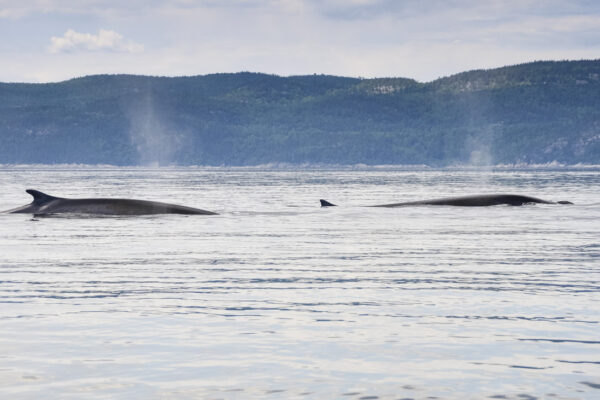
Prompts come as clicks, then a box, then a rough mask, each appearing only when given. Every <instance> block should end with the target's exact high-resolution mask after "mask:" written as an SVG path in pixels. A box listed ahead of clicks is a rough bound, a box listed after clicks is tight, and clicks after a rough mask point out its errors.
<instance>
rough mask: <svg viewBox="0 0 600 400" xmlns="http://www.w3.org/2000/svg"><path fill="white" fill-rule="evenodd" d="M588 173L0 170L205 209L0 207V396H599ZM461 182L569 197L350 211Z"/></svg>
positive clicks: (597, 231) (11, 178)
mask: <svg viewBox="0 0 600 400" xmlns="http://www.w3.org/2000/svg"><path fill="white" fill-rule="evenodd" d="M599 172H600V170H598V169H597V168H587V169H568V168H563V169H561V168H557V169H551V168H547V169H503V170H497V169H492V168H490V169H489V170H486V171H484V172H481V171H476V170H473V169H445V170H435V169H423V170H419V169H414V168H413V169H401V168H371V169H355V170H351V169H339V170H334V169H330V170H294V169H287V170H286V169H261V168H114V167H107V168H99V167H81V168H72V167H69V168H66V167H62V168H61V167H33V168H32V167H5V168H3V169H2V170H0V184H1V185H2V187H3V189H4V190H3V191H2V192H0V209H9V208H12V207H16V206H19V205H23V204H25V203H28V202H30V197H29V196H28V195H27V194H26V193H25V192H24V189H25V188H27V187H31V188H35V189H38V190H42V191H44V192H47V193H49V194H53V195H57V196H63V197H131V198H140V199H147V200H156V201H167V202H172V203H177V204H183V205H188V206H193V207H198V208H202V209H207V210H211V211H216V212H219V213H220V215H218V216H176V215H163V216H147V217H109V218H106V217H105V218H82V217H78V218H74V217H64V216H63V217H54V218H33V217H32V216H30V215H5V214H0V226H1V227H2V228H1V229H0V235H1V236H0V302H2V307H1V308H0V321H1V323H0V346H1V347H0V350H1V351H0V395H1V397H3V398H11V399H15V398H23V399H37V398H86V399H88V398H91V399H94V398H127V399H131V398H133V399H147V398H177V399H195V398H215V399H216V398H226V399H248V398H256V399H259V398H260V399H265V398H266V399H293V398H303V399H306V398H315V399H317V398H318V399H325V398H344V399H375V398H378V399H400V398H413V399H425V398H431V397H438V398H466V399H481V398H507V399H533V398H537V399H542V398H554V399H573V398H577V399H594V398H597V397H598V394H599V393H600V391H599V390H600V389H599V388H600V378H599V377H600V356H599V354H600V339H599V336H598V329H599V322H600V312H599V311H598V310H599V309H600V308H599V305H600V304H599V303H600V296H599V290H600V262H599V261H600V243H599V238H600V224H598V221H599V219H600V201H598V198H599V195H600V174H599ZM475 193H516V194H525V195H531V196H535V197H540V198H543V199H547V200H570V201H572V202H574V203H575V205H573V206H559V205H544V204H538V205H534V206H524V207H510V206H497V207H483V208H466V207H464V208H463V207H431V206H429V207H427V206H425V207H407V208H397V209H382V208H364V207H361V206H362V205H371V204H381V203H390V202H398V201H410V200H419V199H426V198H435V197H442V196H446V195H447V196H452V195H462V194H475ZM320 198H324V199H327V200H329V201H332V202H333V203H336V204H340V206H339V207H333V208H320V207H319V202H318V200H319V199H320Z"/></svg>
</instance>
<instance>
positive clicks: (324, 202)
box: [319, 199, 335, 207]
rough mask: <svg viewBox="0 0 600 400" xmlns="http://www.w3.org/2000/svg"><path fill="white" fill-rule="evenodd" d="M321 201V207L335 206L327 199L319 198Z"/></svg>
mask: <svg viewBox="0 0 600 400" xmlns="http://www.w3.org/2000/svg"><path fill="white" fill-rule="evenodd" d="M319 201H320V202H321V207H335V204H333V203H330V202H328V201H327V200H323V199H321V200H319Z"/></svg>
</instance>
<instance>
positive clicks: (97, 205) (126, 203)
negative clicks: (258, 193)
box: [4, 189, 217, 215]
mask: <svg viewBox="0 0 600 400" xmlns="http://www.w3.org/2000/svg"><path fill="white" fill-rule="evenodd" d="M26 192H27V193H29V194H30V195H31V196H33V201H32V202H31V203H30V204H26V205H24V206H22V207H17V208H13V209H11V210H7V211H4V213H11V214H35V215H52V214H87V215H152V214H186V215H217V213H214V212H212V211H206V210H201V209H199V208H193V207H186V206H180V205H177V204H169V203H160V202H157V201H148V200H135V199H112V198H104V199H103V198H90V199H68V198H64V197H55V196H51V195H49V194H46V193H42V192H40V191H39V190H34V189H27V190H26Z"/></svg>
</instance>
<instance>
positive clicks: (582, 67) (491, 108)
mask: <svg viewBox="0 0 600 400" xmlns="http://www.w3.org/2000/svg"><path fill="white" fill-rule="evenodd" d="M551 161H558V162H563V163H569V164H573V163H596V164H597V163H600V60H593V61H562V62H535V63H529V64H522V65H516V66H509V67H503V68H498V69H493V70H477V71H469V72H464V73H460V74H457V75H453V76H450V77H446V78H441V79H438V80H435V81H433V82H429V83H419V82H416V81H414V80H411V79H404V78H378V79H357V78H344V77H336V76H325V75H310V76H293V77H279V76H274V75H265V74H257V73H248V72H242V73H237V74H214V75H205V76H191V77H175V78H166V77H148V76H134V75H97V76H87V77H82V78H77V79H72V80H69V81H65V82H60V83H49V84H22V83H0V163H90V164H97V163H105V164H116V165H135V164H149V163H160V164H181V165H187V164H201V165H255V164H263V163H271V162H287V163H324V164H355V163H365V164H428V165H448V164H457V163H472V164H473V163H474V164H496V163H515V162H526V163H545V162H551Z"/></svg>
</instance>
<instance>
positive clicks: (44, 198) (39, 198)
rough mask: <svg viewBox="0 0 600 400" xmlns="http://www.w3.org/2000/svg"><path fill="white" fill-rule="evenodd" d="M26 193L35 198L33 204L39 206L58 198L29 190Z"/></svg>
mask: <svg viewBox="0 0 600 400" xmlns="http://www.w3.org/2000/svg"><path fill="white" fill-rule="evenodd" d="M26 192H27V193H29V194H30V195H32V196H33V203H34V204H37V205H39V204H45V203H48V202H50V201H52V200H55V199H57V198H58V197H54V196H50V195H49V194H46V193H42V192H40V191H39V190H34V189H27V190H26Z"/></svg>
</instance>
